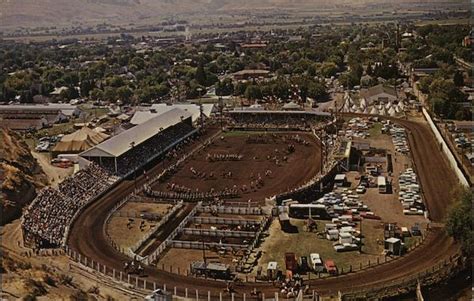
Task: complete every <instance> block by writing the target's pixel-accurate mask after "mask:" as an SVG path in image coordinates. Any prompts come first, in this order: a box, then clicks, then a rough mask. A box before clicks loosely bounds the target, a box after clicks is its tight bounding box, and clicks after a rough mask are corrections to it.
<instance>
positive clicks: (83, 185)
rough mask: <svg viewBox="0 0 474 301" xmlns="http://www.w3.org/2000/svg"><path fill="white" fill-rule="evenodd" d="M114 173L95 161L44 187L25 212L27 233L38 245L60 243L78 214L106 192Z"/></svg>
mask: <svg viewBox="0 0 474 301" xmlns="http://www.w3.org/2000/svg"><path fill="white" fill-rule="evenodd" d="M112 179H113V178H112V176H111V175H110V174H109V173H108V172H107V171H105V170H104V169H102V168H100V167H99V166H97V165H96V164H94V163H92V164H90V165H89V166H88V167H86V168H84V169H81V170H80V171H78V172H77V173H76V174H74V175H73V176H71V177H69V178H67V179H66V180H64V181H63V182H62V183H61V184H59V187H58V189H54V188H51V187H46V188H44V189H42V190H41V191H40V192H39V194H38V195H37V196H36V198H35V199H34V200H33V202H32V203H31V204H30V206H28V208H27V209H26V212H25V214H24V216H23V223H22V228H23V234H24V237H25V239H26V240H27V241H29V242H31V243H33V244H34V245H36V246H38V247H40V248H41V247H49V246H60V245H61V243H62V241H63V239H64V235H65V230H66V227H68V226H69V224H70V223H71V221H72V218H73V216H74V214H75V213H76V212H77V211H78V210H79V209H80V208H81V207H82V206H84V205H85V204H87V203H88V202H89V201H91V200H92V199H93V198H94V197H96V196H97V195H99V194H100V193H102V192H104V191H105V190H106V189H107V188H108V187H109V186H110V185H111V181H112Z"/></svg>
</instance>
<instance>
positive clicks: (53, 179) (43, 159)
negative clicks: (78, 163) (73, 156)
mask: <svg viewBox="0 0 474 301" xmlns="http://www.w3.org/2000/svg"><path fill="white" fill-rule="evenodd" d="M31 155H32V156H33V157H34V158H35V159H36V160H37V161H38V163H39V165H40V166H41V168H42V169H43V171H44V173H45V174H46V176H47V177H48V181H49V183H50V186H53V187H57V186H58V185H59V183H61V182H62V181H63V180H64V179H65V178H67V177H68V176H70V175H72V172H73V167H70V168H60V167H56V166H53V165H51V164H50V163H49V162H50V161H49V156H48V155H46V154H41V153H37V152H34V151H32V152H31Z"/></svg>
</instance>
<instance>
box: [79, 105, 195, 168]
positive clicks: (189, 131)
mask: <svg viewBox="0 0 474 301" xmlns="http://www.w3.org/2000/svg"><path fill="white" fill-rule="evenodd" d="M196 131H197V129H195V128H194V127H193V125H192V114H190V113H189V112H186V111H183V110H181V109H177V108H175V109H172V110H170V111H167V112H164V113H163V114H160V115H158V116H155V117H153V118H151V119H149V120H147V121H145V122H143V123H141V124H139V125H137V126H135V127H133V128H131V129H129V130H127V131H125V132H123V133H120V134H119V135H117V136H115V137H112V138H110V139H109V140H106V141H104V142H102V143H100V144H98V145H96V146H94V147H93V148H91V149H89V150H87V151H85V152H82V153H81V154H80V156H81V157H82V158H85V159H87V160H89V161H93V162H95V163H97V164H98V165H99V166H101V167H103V168H105V169H106V170H108V171H109V172H111V173H113V174H115V175H118V176H121V177H126V176H128V175H130V174H131V173H133V171H134V170H135V169H136V168H138V167H140V166H143V165H145V164H147V163H148V162H150V161H151V160H153V159H155V158H157V157H158V156H160V155H162V154H164V153H165V152H166V151H167V150H169V149H170V148H172V147H173V146H175V145H176V144H178V143H179V142H181V141H183V140H184V139H186V138H187V137H189V136H191V135H193V134H194V133H195V132H196Z"/></svg>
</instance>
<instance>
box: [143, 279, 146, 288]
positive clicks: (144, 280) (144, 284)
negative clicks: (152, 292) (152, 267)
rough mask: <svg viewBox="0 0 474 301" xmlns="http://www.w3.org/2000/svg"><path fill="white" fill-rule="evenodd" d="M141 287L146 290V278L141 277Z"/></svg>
mask: <svg viewBox="0 0 474 301" xmlns="http://www.w3.org/2000/svg"><path fill="white" fill-rule="evenodd" d="M143 289H145V290H146V279H143Z"/></svg>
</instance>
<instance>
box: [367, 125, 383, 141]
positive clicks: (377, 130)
mask: <svg viewBox="0 0 474 301" xmlns="http://www.w3.org/2000/svg"><path fill="white" fill-rule="evenodd" d="M381 130H382V124H381V123H379V122H377V123H374V125H372V127H371V128H370V129H369V134H370V137H372V138H376V137H378V136H380V135H381V134H382V132H381Z"/></svg>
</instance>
